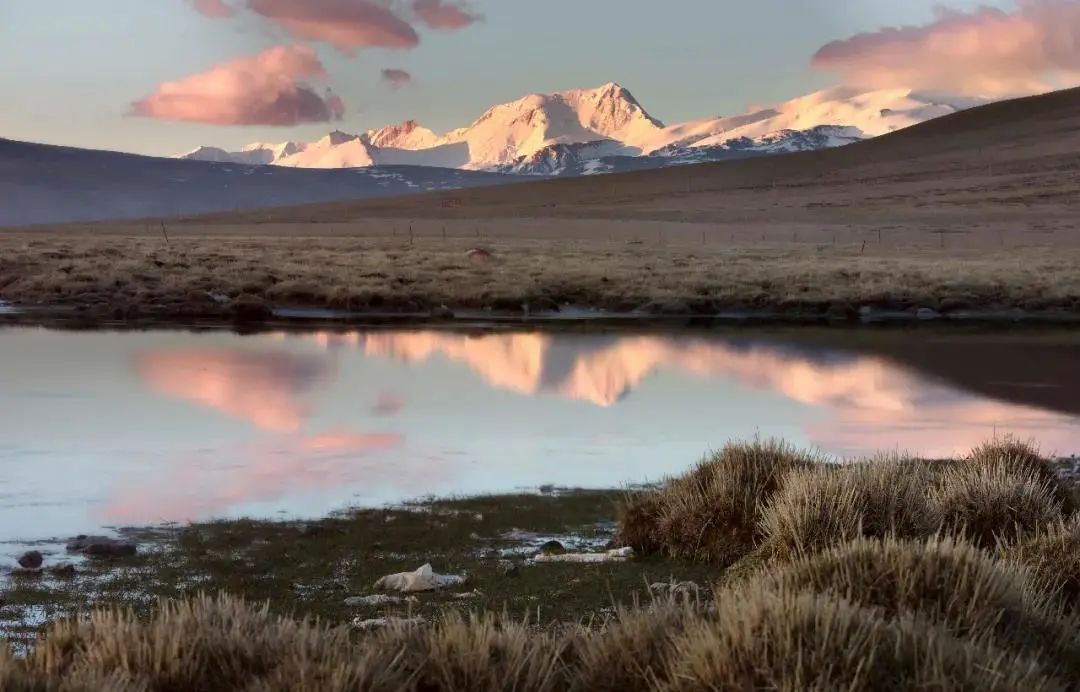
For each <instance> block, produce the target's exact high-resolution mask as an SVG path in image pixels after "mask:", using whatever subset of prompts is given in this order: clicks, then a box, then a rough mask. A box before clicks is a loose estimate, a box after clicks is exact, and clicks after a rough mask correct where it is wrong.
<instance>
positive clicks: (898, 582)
mask: <svg viewBox="0 0 1080 692" xmlns="http://www.w3.org/2000/svg"><path fill="white" fill-rule="evenodd" d="M1026 577H1027V574H1026V572H1025V571H1024V570H1023V569H1016V568H1014V567H1012V566H1010V565H1006V564H1002V563H1001V562H999V561H996V560H994V559H993V558H992V557H991V556H990V555H989V554H987V553H985V552H984V551H982V550H979V549H978V548H976V547H975V546H973V545H971V544H969V543H966V542H964V541H959V540H957V539H955V538H952V537H935V538H932V539H931V540H929V541H926V542H923V541H898V540H895V539H893V538H887V539H885V540H867V539H859V540H857V541H854V542H852V543H849V544H847V545H843V546H839V547H836V548H832V549H830V550H827V551H825V552H822V553H819V554H816V555H812V556H808V557H805V558H802V559H799V560H796V561H795V562H793V563H790V564H787V565H783V566H782V567H780V568H779V569H778V570H777V571H776V572H774V573H771V574H769V575H767V576H765V577H764V582H765V583H766V584H772V585H774V586H775V587H777V588H784V589H789V590H803V591H810V592H814V593H828V594H833V595H835V596H837V597H840V598H843V599H845V600H848V601H850V602H851V603H853V604H856V605H858V606H861V607H864V608H872V609H874V610H875V611H876V612H878V613H879V614H881V615H883V616H885V617H888V618H904V617H919V618H921V619H924V620H927V621H929V622H931V623H934V624H936V625H941V626H943V627H944V628H946V629H947V630H948V631H949V632H950V633H952V634H953V635H955V636H958V637H962V638H970V639H974V640H980V641H981V640H986V641H991V642H993V643H995V644H996V645H998V646H1000V647H1002V648H1007V649H1009V650H1012V651H1025V652H1027V653H1028V654H1029V655H1032V656H1036V657H1040V658H1042V659H1044V660H1048V661H1054V660H1076V659H1077V658H1078V654H1080V648H1078V647H1077V642H1076V640H1075V636H1074V634H1073V633H1072V630H1071V626H1070V625H1069V624H1068V623H1065V622H1064V621H1062V620H1061V619H1060V617H1059V615H1058V612H1057V611H1056V610H1055V609H1054V607H1053V606H1052V604H1051V603H1050V602H1049V599H1047V598H1046V597H1044V596H1039V595H1036V594H1035V593H1033V592H1032V591H1031V590H1030V589H1029V588H1028V584H1027V581H1026ZM1075 670H1076V668H1075V666H1074V667H1073V672H1075Z"/></svg>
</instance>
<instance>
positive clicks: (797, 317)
mask: <svg viewBox="0 0 1080 692" xmlns="http://www.w3.org/2000/svg"><path fill="white" fill-rule="evenodd" d="M1076 325H1080V310H1040V311H1029V310H1024V309H1021V308H1012V309H985V310H979V309H964V310H956V311H951V312H939V311H937V310H934V309H932V308H910V309H907V310H898V309H879V308H875V307H872V306H861V307H860V308H859V309H858V310H839V309H837V310H831V309H830V310H827V311H825V312H801V311H798V310H794V311H792V310H780V309H774V310H769V309H762V310H741V311H740V310H724V311H719V312H712V313H709V312H698V313H688V312H668V313H664V312H643V311H628V312H618V311H609V310H604V309H602V308H593V307H587V306H586V307H582V306H567V307H566V308H564V309H563V310H546V311H539V312H529V313H525V312H513V311H505V310H504V311H496V310H482V309H480V310H478V309H475V308H465V309H461V310H455V309H451V308H447V307H445V306H443V307H441V308H439V309H437V310H432V311H428V312H393V311H382V310H371V311H367V310H342V309H332V308H322V307H304V306H296V307H272V308H267V309H266V310H263V309H261V308H260V309H258V310H252V309H250V308H246V309H241V310H240V311H233V310H230V309H229V308H228V306H224V307H223V308H222V309H221V310H213V311H188V310H181V311H175V312H172V311H168V310H160V309H148V310H145V311H143V310H138V309H135V310H132V309H131V308H130V306H129V307H127V308H123V309H121V308H116V309H109V308H108V307H104V308H87V307H86V306H81V305H71V304H53V305H30V306H25V305H19V304H12V303H0V327H2V326H38V327H50V328H63V327H71V328H86V329H93V328H124V327H129V328H162V329H169V328H233V329H237V328H242V329H245V330H259V329H272V328H287V329H296V330H305V329H322V328H364V327H400V328H416V327H423V328H431V329H451V330H453V329H465V328H500V327H510V328H516V327H540V328H563V327H572V326H581V327H596V328H612V327H629V328H634V327H639V328H668V329H683V328H708V327H722V326H753V327H770V326H775V327H832V328H837V329H850V328H875V327H890V326H895V327H912V326H934V327H943V326H944V327H946V328H952V327H1009V328H1016V327H1020V328H1039V327H1072V326H1076Z"/></svg>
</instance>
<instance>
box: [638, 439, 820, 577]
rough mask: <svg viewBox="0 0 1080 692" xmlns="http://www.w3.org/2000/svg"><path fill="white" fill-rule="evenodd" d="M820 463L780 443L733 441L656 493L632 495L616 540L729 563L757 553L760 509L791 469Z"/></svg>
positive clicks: (698, 558)
mask: <svg viewBox="0 0 1080 692" xmlns="http://www.w3.org/2000/svg"><path fill="white" fill-rule="evenodd" d="M817 463H819V460H818V459H817V457H815V456H813V455H810V454H804V453H801V452H798V451H796V450H794V449H793V448H791V447H790V446H788V445H786V444H785V443H783V442H779V441H773V440H770V441H766V442H761V441H756V442H753V443H747V444H729V445H727V446H726V447H724V448H723V449H722V450H721V451H719V452H717V453H716V454H714V455H712V456H711V457H709V458H707V459H706V460H704V461H702V462H701V463H700V464H698V465H697V466H696V467H695V468H694V469H693V470H691V471H690V472H689V473H687V474H686V475H684V476H681V477H677V478H672V479H670V480H669V481H668V482H667V484H666V485H665V486H664V487H663V488H662V489H661V490H659V491H658V492H652V493H639V494H637V495H636V496H634V497H632V498H631V500H630V502H629V504H628V505H627V507H626V509H625V510H624V512H623V517H622V522H621V524H620V534H619V536H618V538H617V540H621V541H622V543H623V544H624V545H630V546H632V547H637V548H641V549H652V550H653V551H655V550H658V549H662V550H663V552H665V553H666V554H667V555H668V556H670V557H675V558H681V559H690V560H696V561H698V562H709V563H712V564H716V565H720V566H728V565H730V564H732V563H734V562H735V561H736V560H738V559H739V558H741V557H742V556H743V555H745V554H747V553H749V552H750V551H751V550H753V548H754V546H755V545H756V543H757V540H758V538H759V534H760V529H759V521H760V517H761V507H762V506H763V505H764V504H767V503H768V502H769V500H770V498H771V497H772V495H773V493H775V492H776V491H777V489H778V488H779V487H780V485H781V483H782V481H783V478H784V476H785V475H786V474H788V473H790V472H792V471H793V470H795V469H800V468H806V467H810V466H813V465H814V464H817Z"/></svg>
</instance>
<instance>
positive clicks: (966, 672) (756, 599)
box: [668, 588, 1058, 692]
mask: <svg viewBox="0 0 1080 692" xmlns="http://www.w3.org/2000/svg"><path fill="white" fill-rule="evenodd" d="M671 665H672V673H671V676H670V677H671V683H670V685H669V686H668V689H670V690H687V691H689V690H732V691H734V690H750V689H771V690H790V691H791V692H794V691H795V690H812V691H820V692H824V691H825V690H840V689H843V690H868V691H869V690H907V689H971V690H1016V689H1021V688H1023V689H1031V690H1044V689H1045V690H1049V689H1057V688H1058V685H1057V684H1056V683H1055V682H1054V681H1053V680H1050V679H1049V678H1048V677H1047V676H1046V675H1045V674H1043V673H1042V672H1041V671H1040V670H1039V668H1038V667H1037V666H1036V665H1035V664H1031V663H1028V662H1026V661H1024V660H1022V659H1019V658H1012V657H1009V656H1006V655H1003V654H1002V653H1001V652H998V651H995V650H992V649H989V648H988V647H986V646H984V645H980V644H976V643H974V642H964V641H960V640H958V639H956V638H954V637H952V636H951V635H949V634H948V633H947V632H945V631H944V630H941V629H939V628H935V627H933V626H930V625H928V624H926V623H924V622H917V621H914V620H910V619H904V620H888V619H886V618H884V617H882V616H880V615H879V614H877V613H875V612H874V611H872V610H870V609H867V608H860V607H858V606H856V605H854V604H852V603H850V602H848V601H846V600H844V599H840V598H836V597H834V596H831V595H823V594H815V593H808V592H798V591H788V590H782V589H781V590H773V589H761V588H752V589H744V590H740V591H739V592H738V593H736V594H730V595H729V596H728V598H725V599H724V600H722V601H720V602H719V612H718V614H717V617H716V619H715V621H700V622H695V623H693V624H691V625H690V626H688V627H687V629H686V631H685V632H684V633H683V634H682V635H681V636H680V638H679V639H678V641H677V642H676V644H675V647H674V657H673V659H672V663H671ZM945 681H948V685H949V686H948V687H945V688H943V687H942V685H943V684H945Z"/></svg>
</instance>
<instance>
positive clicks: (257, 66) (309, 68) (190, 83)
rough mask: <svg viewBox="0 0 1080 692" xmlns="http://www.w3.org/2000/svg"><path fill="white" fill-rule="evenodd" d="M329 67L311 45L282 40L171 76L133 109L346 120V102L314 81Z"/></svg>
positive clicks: (293, 120)
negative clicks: (316, 86) (199, 69)
mask: <svg viewBox="0 0 1080 692" xmlns="http://www.w3.org/2000/svg"><path fill="white" fill-rule="evenodd" d="M325 77H326V70H325V68H324V67H323V64H322V62H321V61H320V60H319V58H318V56H317V55H316V54H315V51H314V49H312V48H311V47H310V46H302V45H300V46H278V47H275V48H270V49H268V50H265V51H263V52H262V53H259V54H258V55H253V56H245V57H241V58H235V59H233V60H229V61H227V62H223V63H221V64H219V65H216V66H215V67H212V68H211V69H209V70H207V71H206V72H202V73H199V74H194V75H191V76H189V77H185V78H184V79H181V80H180V81H176V82H165V83H164V84H162V85H160V86H159V87H158V88H157V91H155V92H154V93H153V94H151V95H150V96H147V97H146V98H144V99H142V100H140V101H137V102H136V103H135V104H133V105H132V108H131V113H132V115H138V116H142V117H147V118H158V119H162V120H183V121H188V122H197V123H207V124H211V125H277V126H286V125H297V124H299V123H307V122H327V121H329V120H340V119H341V116H342V115H343V114H344V112H345V106H344V104H343V103H342V102H341V99H339V98H338V97H337V96H335V95H333V94H332V93H330V92H329V91H327V92H326V93H325V94H319V93H318V92H316V91H315V90H314V89H313V88H312V87H311V86H310V85H309V83H308V81H309V80H312V79H325Z"/></svg>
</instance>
